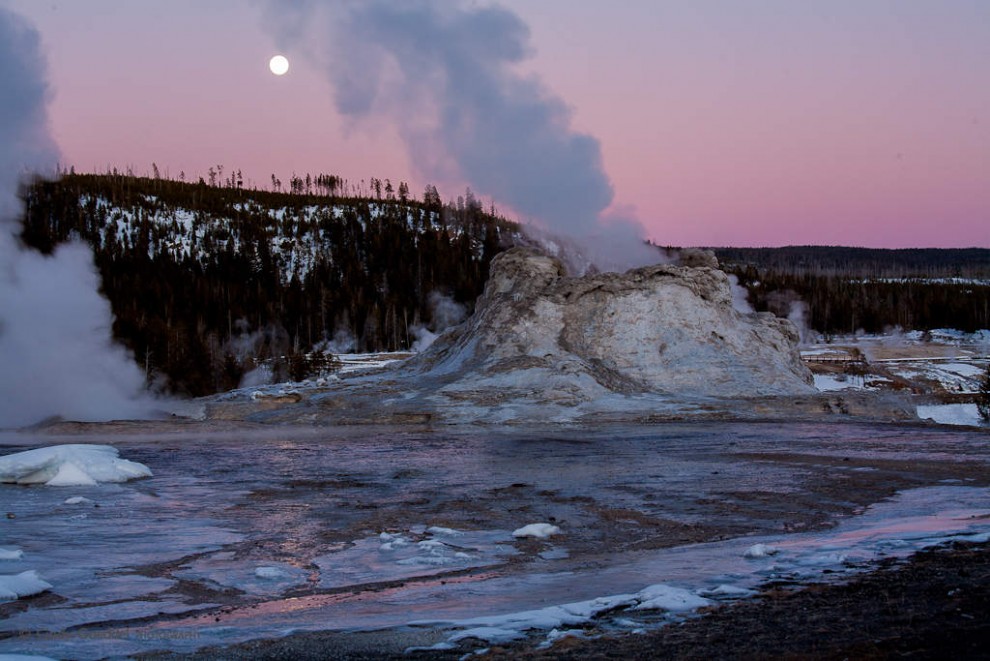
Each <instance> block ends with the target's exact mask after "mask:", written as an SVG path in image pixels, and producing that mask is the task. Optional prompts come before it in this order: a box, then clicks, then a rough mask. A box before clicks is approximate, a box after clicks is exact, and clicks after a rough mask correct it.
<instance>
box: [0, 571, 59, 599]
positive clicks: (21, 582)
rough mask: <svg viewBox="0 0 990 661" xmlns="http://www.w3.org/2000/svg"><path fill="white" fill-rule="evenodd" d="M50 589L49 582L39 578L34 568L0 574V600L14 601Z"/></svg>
mask: <svg viewBox="0 0 990 661" xmlns="http://www.w3.org/2000/svg"><path fill="white" fill-rule="evenodd" d="M51 589H52V586H51V584H50V583H46V582H45V581H43V580H41V578H40V577H39V576H38V572H36V571H34V570H31V571H25V572H21V573H20V574H11V575H5V576H0V602H2V601H15V600H17V599H20V598H21V597H30V596H31V595H34V594H41V593H42V592H44V591H45V590H51Z"/></svg>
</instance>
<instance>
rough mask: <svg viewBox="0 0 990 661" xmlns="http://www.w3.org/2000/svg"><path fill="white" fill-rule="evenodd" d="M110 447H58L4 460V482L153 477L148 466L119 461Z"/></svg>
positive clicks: (0, 469)
mask: <svg viewBox="0 0 990 661" xmlns="http://www.w3.org/2000/svg"><path fill="white" fill-rule="evenodd" d="M119 454H120V453H119V452H118V450H117V448H115V447H112V446H109V445H71V444H70V445H55V446H51V447H45V448H38V449H36V450H27V451H26V452H17V453H15V454H10V455H7V456H4V457H0V482H6V483H14V484H44V485H47V486H53V487H56V486H57V487H67V486H93V485H96V484H99V483H101V482H126V481H128V480H133V479H137V478H141V477H150V476H151V469H149V468H148V467H147V466H145V465H144V464H139V463H137V462H134V461H128V460H126V459H120V458H119Z"/></svg>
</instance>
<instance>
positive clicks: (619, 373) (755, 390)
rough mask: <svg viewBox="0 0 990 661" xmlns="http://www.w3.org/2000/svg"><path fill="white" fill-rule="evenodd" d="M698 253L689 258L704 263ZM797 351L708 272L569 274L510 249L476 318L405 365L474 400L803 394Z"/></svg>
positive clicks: (780, 324) (772, 321) (789, 331)
mask: <svg viewBox="0 0 990 661" xmlns="http://www.w3.org/2000/svg"><path fill="white" fill-rule="evenodd" d="M703 254H704V253H702V252H701V251H698V252H697V254H695V257H692V258H691V259H692V260H694V259H695V258H697V261H702V262H704V263H706V264H710V263H711V262H710V261H708V260H705V259H704V258H703V257H700V256H699V255H703ZM682 258H683V256H682ZM797 345H798V335H797V331H796V329H795V328H794V327H793V325H792V324H791V323H790V322H788V321H786V320H783V319H778V318H776V317H774V316H773V315H770V314H749V315H744V314H741V313H739V312H737V311H736V310H734V309H733V306H732V292H731V285H730V283H729V280H728V277H727V276H726V274H725V273H723V272H722V271H719V270H718V269H716V268H714V267H713V266H698V267H689V266H673V265H667V264H660V265H655V266H649V267H645V268H640V269H635V270H632V271H629V272H627V273H625V274H616V273H600V274H595V275H589V276H584V277H581V278H569V277H566V276H564V275H563V268H562V266H561V264H560V262H558V261H557V260H555V259H553V258H551V257H547V256H546V255H543V254H541V253H538V252H536V251H535V250H532V249H528V248H514V249H512V250H509V251H508V252H506V253H503V254H502V255H499V256H498V257H496V259H495V260H494V261H493V262H492V266H491V279H490V281H489V285H488V286H487V287H486V289H485V293H484V296H483V297H482V298H481V299H480V300H479V301H478V305H477V310H476V312H475V314H474V316H473V317H472V318H471V319H469V320H468V321H467V322H466V323H464V324H462V325H461V326H459V327H458V328H457V329H455V330H454V331H452V332H449V333H447V334H445V335H443V336H441V337H440V338H439V339H438V340H437V341H436V342H435V343H434V344H433V346H431V347H430V348H429V349H428V350H427V351H425V352H423V353H422V354H420V355H419V356H417V357H416V358H414V359H412V360H411V361H410V362H409V363H408V364H407V366H406V369H410V370H416V371H419V372H420V373H423V374H432V375H445V376H447V377H448V379H449V383H448V384H447V385H445V386H444V387H443V389H442V391H441V392H443V393H444V394H447V395H453V396H455V397H462V398H464V397H466V398H467V399H472V400H478V401H482V400H483V401H491V400H502V401H504V400H506V399H512V398H515V397H526V396H530V395H531V393H532V392H533V391H536V392H537V393H538V396H541V397H544V398H549V399H552V400H556V401H559V402H561V403H566V402H573V403H577V402H580V401H589V400H591V399H594V398H597V397H601V396H604V395H607V394H613V393H614V394H622V395H637V394H644V393H652V394H660V395H667V396H670V397H680V398H683V397H688V396H699V395H700V396H717V397H759V396H766V395H783V394H807V393H811V392H814V387H813V385H812V378H811V374H810V372H809V371H808V370H807V368H806V367H805V366H804V364H803V363H802V361H801V357H800V354H799V353H798V350H797Z"/></svg>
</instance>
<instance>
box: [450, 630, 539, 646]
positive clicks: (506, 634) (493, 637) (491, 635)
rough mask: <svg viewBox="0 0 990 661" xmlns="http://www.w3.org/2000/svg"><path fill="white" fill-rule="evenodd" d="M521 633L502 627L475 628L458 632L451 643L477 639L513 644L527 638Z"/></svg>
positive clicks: (452, 637) (451, 638) (451, 639)
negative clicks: (514, 641)
mask: <svg viewBox="0 0 990 661" xmlns="http://www.w3.org/2000/svg"><path fill="white" fill-rule="evenodd" d="M525 637H526V636H524V635H523V634H522V633H521V632H519V631H516V630H515V629H503V628H501V627H474V628H473V629H465V630H464V631H458V632H457V633H455V634H454V635H453V636H451V637H450V642H455V643H456V642H457V641H459V640H464V639H466V638H477V639H478V640H483V641H485V642H486V643H493V644H498V643H511V642H512V641H513V640H519V639H520V638H525Z"/></svg>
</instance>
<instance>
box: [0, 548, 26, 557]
mask: <svg viewBox="0 0 990 661" xmlns="http://www.w3.org/2000/svg"><path fill="white" fill-rule="evenodd" d="M23 557H24V551H21V550H20V549H0V560H20V559H21V558H23Z"/></svg>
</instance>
